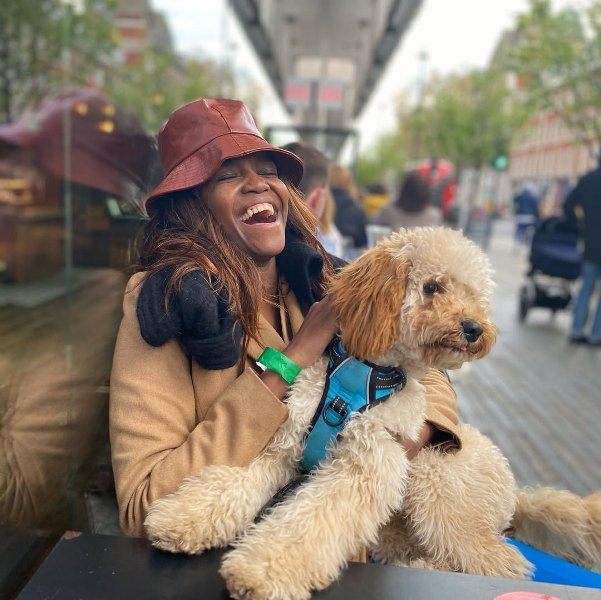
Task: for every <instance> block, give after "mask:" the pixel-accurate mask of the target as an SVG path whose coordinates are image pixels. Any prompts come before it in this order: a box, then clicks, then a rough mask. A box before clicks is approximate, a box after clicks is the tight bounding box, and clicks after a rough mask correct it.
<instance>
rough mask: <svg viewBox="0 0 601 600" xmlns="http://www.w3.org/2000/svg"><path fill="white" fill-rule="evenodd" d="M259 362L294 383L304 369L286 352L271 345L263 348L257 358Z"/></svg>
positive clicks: (288, 381)
mask: <svg viewBox="0 0 601 600" xmlns="http://www.w3.org/2000/svg"><path fill="white" fill-rule="evenodd" d="M257 364H258V365H260V366H262V367H263V368H265V369H269V370H270V371H273V372H274V373H277V374H278V375H279V376H280V377H281V378H282V379H283V380H284V381H286V382H287V383H292V382H293V381H294V380H295V379H296V376H297V375H298V374H299V373H300V372H301V370H302V369H301V368H300V367H299V366H298V365H297V364H296V363H295V362H294V361H293V360H290V359H289V358H288V357H287V356H286V355H285V354H282V353H281V352H278V351H277V350H274V349H273V348H270V347H269V346H268V347H267V348H265V350H263V352H262V354H261V356H259V359H258V360H257Z"/></svg>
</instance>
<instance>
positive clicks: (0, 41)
mask: <svg viewBox="0 0 601 600" xmlns="http://www.w3.org/2000/svg"><path fill="white" fill-rule="evenodd" d="M81 5H82V9H83V10H81V11H78V10H74V8H73V6H72V5H71V3H69V2H66V1H61V0H3V2H2V14H1V15H0V122H10V121H12V120H14V119H15V118H16V117H18V116H20V115H21V113H22V112H23V111H24V110H25V109H27V108H30V107H32V106H34V105H36V104H37V103H38V102H39V101H40V100H41V99H42V98H43V97H44V96H46V95H47V94H49V93H54V92H57V91H60V90H61V89H63V87H64V85H65V82H67V83H68V84H69V85H78V84H82V83H86V82H87V81H88V80H89V79H90V78H91V77H93V75H94V74H95V73H96V72H97V71H98V68H99V61H100V59H101V58H102V57H107V56H110V55H111V53H112V52H113V50H114V48H115V42H114V37H113V26H112V21H111V19H110V14H111V10H112V9H113V8H114V6H115V1H114V0H85V1H84V2H81Z"/></svg>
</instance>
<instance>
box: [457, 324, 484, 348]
mask: <svg viewBox="0 0 601 600" xmlns="http://www.w3.org/2000/svg"><path fill="white" fill-rule="evenodd" d="M461 329H463V335H464V336H465V339H466V340H467V341H468V342H469V343H470V344H471V343H472V342H475V341H476V340H477V339H478V338H479V337H480V336H481V335H482V326H481V325H480V323H476V321H461Z"/></svg>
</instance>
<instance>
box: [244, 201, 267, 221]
mask: <svg viewBox="0 0 601 600" xmlns="http://www.w3.org/2000/svg"><path fill="white" fill-rule="evenodd" d="M264 211H266V212H267V215H266V216H267V217H271V216H272V215H273V214H275V209H274V208H273V206H272V205H271V204H269V203H268V202H262V203H261V204H255V205H254V206H251V207H250V208H248V209H247V210H246V212H245V213H244V214H243V215H242V221H248V220H249V219H250V218H251V217H252V216H253V215H256V214H258V213H260V212H264Z"/></svg>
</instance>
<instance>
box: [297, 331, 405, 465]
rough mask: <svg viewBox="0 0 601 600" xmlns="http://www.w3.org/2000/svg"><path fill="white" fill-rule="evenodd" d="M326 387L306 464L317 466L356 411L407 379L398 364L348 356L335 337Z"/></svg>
mask: <svg viewBox="0 0 601 600" xmlns="http://www.w3.org/2000/svg"><path fill="white" fill-rule="evenodd" d="M329 354H330V361H329V363H328V369H327V372H326V381H325V385H324V391H323V394H322V396H321V400H320V402H319V406H318V408H317V410H316V412H315V415H314V417H313V421H312V423H311V426H310V428H309V430H308V432H307V434H306V436H305V448H304V453H303V458H302V467H303V469H304V470H305V471H311V470H313V469H314V468H315V467H316V466H317V465H318V464H319V462H320V461H321V460H322V459H323V458H324V457H325V455H326V450H327V447H328V445H329V444H330V442H331V441H332V440H334V439H336V437H337V436H338V435H339V434H340V432H341V431H342V429H343V428H344V426H345V425H346V423H347V422H348V420H349V419H350V418H351V416H352V415H353V414H354V413H360V412H363V411H365V410H367V409H368V408H371V407H373V406H375V405H377V404H379V403H380V402H383V401H384V400H386V398H388V397H389V396H390V394H392V392H393V391H395V390H397V389H402V388H403V387H404V386H405V384H406V382H407V379H406V377H405V373H404V372H403V371H402V370H400V369H396V368H394V367H380V366H378V365H374V364H373V363H370V362H368V361H360V360H357V359H356V358H353V357H352V356H348V355H347V353H346V351H345V350H344V348H343V346H342V342H341V340H340V338H338V337H336V338H334V340H333V341H332V343H331V345H330V348H329Z"/></svg>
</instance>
